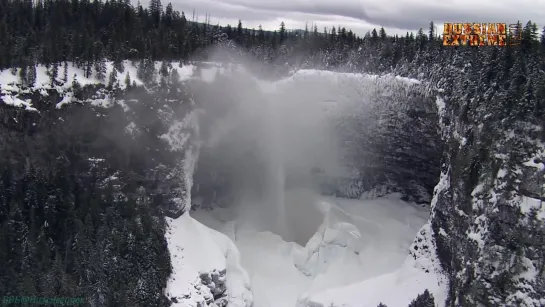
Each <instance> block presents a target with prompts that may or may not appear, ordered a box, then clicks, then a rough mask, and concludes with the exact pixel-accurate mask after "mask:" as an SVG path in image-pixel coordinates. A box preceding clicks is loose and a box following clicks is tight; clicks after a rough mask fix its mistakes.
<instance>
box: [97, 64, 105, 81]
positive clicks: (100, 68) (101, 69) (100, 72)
mask: <svg viewBox="0 0 545 307" xmlns="http://www.w3.org/2000/svg"><path fill="white" fill-rule="evenodd" d="M95 73H96V78H97V80H98V81H101V82H103V81H105V80H106V63H105V62H104V59H99V60H97V61H96V62H95Z"/></svg>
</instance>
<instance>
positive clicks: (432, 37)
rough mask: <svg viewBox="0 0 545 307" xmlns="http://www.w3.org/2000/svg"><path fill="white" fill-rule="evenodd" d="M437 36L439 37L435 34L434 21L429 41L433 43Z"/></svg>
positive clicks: (429, 33)
mask: <svg viewBox="0 0 545 307" xmlns="http://www.w3.org/2000/svg"><path fill="white" fill-rule="evenodd" d="M436 36H437V33H435V24H434V23H433V21H431V22H430V29H429V31H428V39H429V40H430V42H433V41H434V40H435V37H436Z"/></svg>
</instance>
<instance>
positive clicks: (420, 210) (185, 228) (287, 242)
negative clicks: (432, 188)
mask: <svg viewBox="0 0 545 307" xmlns="http://www.w3.org/2000/svg"><path fill="white" fill-rule="evenodd" d="M193 78H195V79H199V80H202V81H205V83H204V85H203V84H201V85H200V86H202V88H193V90H194V91H195V92H196V93H198V94H197V97H196V98H195V99H196V101H200V102H202V105H199V107H201V108H202V109H203V111H204V112H202V113H200V114H201V115H199V120H198V121H199V124H200V125H199V126H200V129H199V133H200V140H201V142H200V144H201V145H200V155H199V157H198V159H196V160H194V161H192V163H194V165H192V166H191V168H196V170H195V173H194V176H193V177H192V178H191V184H192V185H193V189H192V190H193V195H191V196H188V198H187V201H189V199H191V201H192V203H193V208H192V210H190V211H188V212H187V213H186V214H184V215H183V216H182V217H180V218H178V219H176V220H169V225H170V226H169V227H170V229H169V234H168V237H167V239H168V242H169V248H170V250H171V257H172V261H173V269H174V273H173V275H172V276H171V279H170V282H169V287H168V289H167V293H168V296H169V297H171V298H172V297H174V298H175V299H174V301H175V302H177V304H176V303H175V305H176V306H199V305H200V304H203V303H205V304H208V305H210V306H214V304H216V305H218V306H222V304H225V303H227V304H228V306H255V307H286V306H288V307H289V306H300V307H302V306H324V307H325V306H370V307H375V306H377V305H378V304H379V303H384V304H386V305H387V306H390V307H391V306H400V307H405V306H407V305H408V304H409V303H410V302H411V300H413V299H414V298H415V297H416V296H417V295H418V294H420V293H422V292H423V291H424V290H425V289H429V290H430V292H432V293H433V295H434V296H435V297H436V299H437V301H438V302H441V301H444V299H445V284H444V282H443V281H442V278H441V276H440V274H436V273H437V272H436V270H437V269H438V266H437V263H436V260H435V255H434V251H433V249H431V250H432V252H431V253H429V252H428V253H426V252H424V251H422V250H421V251H422V253H421V252H419V251H417V248H415V247H414V246H412V245H413V241H415V237H416V236H417V233H419V231H420V230H422V231H421V232H422V233H425V231H426V229H427V228H428V226H427V224H426V223H427V221H428V216H429V207H428V206H422V205H419V204H416V203H415V202H411V201H406V200H402V199H401V198H402V196H403V195H401V193H388V191H385V192H384V193H378V194H377V193H373V192H371V193H363V194H362V195H361V196H360V197H359V199H351V200H349V199H346V198H342V197H336V196H334V195H331V196H323V195H322V194H324V192H325V191H326V190H328V189H329V190H331V189H333V190H335V189H336V190H337V192H333V194H339V192H338V190H339V189H342V188H343V186H342V185H343V184H342V183H339V182H344V181H343V180H345V181H346V180H348V181H349V180H350V179H351V178H353V176H354V174H353V172H352V170H351V169H350V166H351V164H350V163H345V162H346V160H347V159H349V158H348V154H347V153H346V152H345V150H346V148H351V147H350V146H353V145H350V144H348V145H347V143H350V141H352V142H354V139H346V135H345V136H344V137H341V136H340V134H339V131H343V130H342V129H341V130H339V122H342V121H344V120H346V118H347V117H348V116H355V117H356V118H357V119H358V120H365V119H368V120H369V123H368V126H369V127H371V126H374V125H380V122H379V123H377V122H372V120H370V118H371V116H369V114H370V113H373V112H375V113H376V112H377V108H376V106H375V105H374V103H375V102H374V101H372V99H373V98H374V97H373V94H376V90H375V92H374V91H373V89H376V88H377V87H380V86H381V85H384V88H388V87H391V86H392V84H396V85H397V86H399V87H401V88H407V87H409V88H410V87H411V86H414V85H418V81H417V80H410V79H403V78H398V77H394V76H385V77H376V76H368V75H356V74H341V73H332V72H326V71H314V70H306V71H298V72H295V73H294V74H293V75H292V76H290V77H288V78H285V79H283V80H280V81H276V82H270V81H262V80H259V79H258V78H256V77H254V76H252V75H251V74H250V73H248V72H247V71H246V70H244V69H242V68H240V67H237V66H229V67H227V66H221V65H218V64H208V66H207V67H199V68H196V69H195V71H194V73H193ZM394 90H396V88H394ZM380 95H381V96H382V97H384V96H386V97H387V96H388V95H390V96H391V95H392V93H383V92H381V93H380ZM379 110H380V108H379ZM375 115H376V114H375ZM358 116H359V117H358ZM360 124H361V125H365V124H366V123H365V122H364V123H360ZM350 128H352V127H350ZM363 129H364V130H366V129H365V127H363ZM367 130H372V129H371V128H368V129H367ZM344 131H345V132H346V129H345V130H344ZM353 133H354V134H357V133H358V132H357V131H353ZM352 149H353V147H352ZM332 186H333V187H332ZM325 194H327V193H325ZM329 194H331V193H329ZM422 238H423V239H420V240H419V241H420V243H415V244H416V245H418V244H422V240H424V241H426V240H429V236H428V237H426V236H422ZM427 243H428V245H429V246H431V245H432V244H433V243H432V242H427ZM424 245H425V242H424ZM411 246H412V249H413V253H412V254H410V253H409V251H410V249H411ZM415 250H416V251H417V252H416V254H417V255H418V256H419V257H413V256H414V255H416V254H415V253H414V251H415ZM415 258H416V259H415ZM210 272H212V274H211V275H209V277H206V276H207V274H210ZM203 274H204V276H203ZM203 280H204V281H205V280H209V281H208V282H204V283H203ZM203 284H204V285H206V286H207V287H205V286H203ZM224 290H226V292H225V293H223V294H221V293H222V291H224ZM215 291H216V293H214V292H215Z"/></svg>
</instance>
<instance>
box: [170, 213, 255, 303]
mask: <svg viewBox="0 0 545 307" xmlns="http://www.w3.org/2000/svg"><path fill="white" fill-rule="evenodd" d="M167 223H168V231H167V235H166V239H167V242H168V248H169V251H170V255H171V261H172V269H173V272H172V274H171V276H170V278H169V281H168V283H167V288H166V295H167V296H168V297H169V298H173V297H174V298H176V299H177V300H178V302H177V303H173V304H172V306H183V307H200V306H206V305H205V302H207V301H209V300H211V299H213V294H212V292H211V290H210V288H208V287H206V286H204V285H202V282H201V280H200V275H201V274H202V273H210V272H216V273H217V272H221V271H226V284H227V289H228V302H229V306H235V307H249V306H251V302H252V292H251V291H250V279H249V277H248V275H247V273H246V272H245V271H244V269H243V268H242V267H241V266H240V255H239V253H238V251H237V249H236V247H235V246H234V244H233V243H232V242H231V240H230V239H229V238H228V237H226V236H225V235H223V234H221V233H219V232H217V231H215V230H212V229H210V228H208V227H206V226H204V225H203V224H201V223H199V222H198V221H196V220H195V219H193V218H192V217H191V216H190V215H189V214H183V215H182V216H181V217H179V218H178V219H175V220H173V219H170V218H167ZM203 251H206V252H203Z"/></svg>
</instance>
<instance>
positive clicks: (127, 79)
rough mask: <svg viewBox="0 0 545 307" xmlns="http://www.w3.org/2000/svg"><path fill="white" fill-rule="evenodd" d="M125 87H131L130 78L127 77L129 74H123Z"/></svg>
mask: <svg viewBox="0 0 545 307" xmlns="http://www.w3.org/2000/svg"><path fill="white" fill-rule="evenodd" d="M125 87H127V88H129V87H131V76H129V72H127V73H126V74H125Z"/></svg>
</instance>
